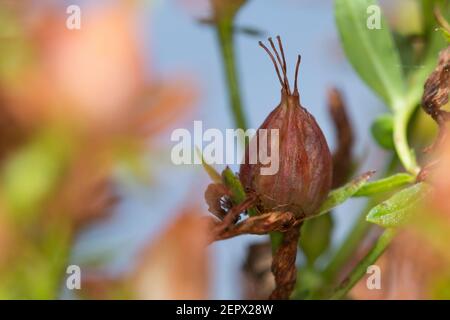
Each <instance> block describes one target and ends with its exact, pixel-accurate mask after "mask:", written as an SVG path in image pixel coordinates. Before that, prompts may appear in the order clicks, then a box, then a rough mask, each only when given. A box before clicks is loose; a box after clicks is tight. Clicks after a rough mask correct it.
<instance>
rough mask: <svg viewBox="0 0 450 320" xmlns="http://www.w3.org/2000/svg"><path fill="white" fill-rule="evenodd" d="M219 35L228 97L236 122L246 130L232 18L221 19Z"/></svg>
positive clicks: (218, 29) (218, 26) (218, 28)
mask: <svg viewBox="0 0 450 320" xmlns="http://www.w3.org/2000/svg"><path fill="white" fill-rule="evenodd" d="M216 28H217V37H218V40H219V45H220V51H221V53H222V59H223V65H224V67H225V75H226V81H227V86H228V97H229V101H230V108H231V112H232V114H233V118H234V122H235V125H236V127H237V128H240V129H243V130H246V129H247V120H246V117H245V114H244V111H243V108H242V101H241V92H240V88H239V79H238V75H237V68H236V58H235V50H234V43H233V38H234V35H233V24H232V20H231V19H228V18H227V19H221V20H220V21H218V23H217V27H216Z"/></svg>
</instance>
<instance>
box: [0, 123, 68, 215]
mask: <svg viewBox="0 0 450 320" xmlns="http://www.w3.org/2000/svg"><path fill="white" fill-rule="evenodd" d="M69 152H70V143H68V141H67V140H66V139H65V138H64V135H61V134H60V132H58V131H49V132H44V133H42V134H41V135H38V136H37V137H36V138H35V139H34V140H33V141H31V142H30V143H29V144H28V145H26V146H24V147H23V148H22V149H20V150H19V151H17V152H16V153H15V154H14V155H13V156H12V157H11V158H10V159H9V160H8V161H7V163H6V164H5V167H4V169H3V172H2V175H1V178H2V180H1V187H0V188H1V192H3V193H4V197H5V201H6V203H7V206H8V209H9V211H11V213H12V214H15V215H17V216H18V217H20V216H28V214H33V213H37V211H38V206H39V204H40V203H41V201H43V200H44V199H45V198H46V197H47V196H48V195H49V194H50V193H51V192H52V191H53V190H54V187H55V186H56V184H57V182H58V181H59V179H60V178H61V174H62V170H63V169H64V167H65V165H66V164H67V159H68V155H69Z"/></svg>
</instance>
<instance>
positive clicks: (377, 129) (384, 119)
mask: <svg viewBox="0 0 450 320" xmlns="http://www.w3.org/2000/svg"><path fill="white" fill-rule="evenodd" d="M370 131H371V132H372V136H373V138H374V139H375V141H376V142H377V143H378V145H379V146H380V147H382V148H384V149H386V150H393V149H394V140H393V138H392V134H393V131H394V119H393V117H392V115H390V114H383V115H381V116H379V117H378V118H376V119H375V121H374V122H373V123H372V126H371V128H370Z"/></svg>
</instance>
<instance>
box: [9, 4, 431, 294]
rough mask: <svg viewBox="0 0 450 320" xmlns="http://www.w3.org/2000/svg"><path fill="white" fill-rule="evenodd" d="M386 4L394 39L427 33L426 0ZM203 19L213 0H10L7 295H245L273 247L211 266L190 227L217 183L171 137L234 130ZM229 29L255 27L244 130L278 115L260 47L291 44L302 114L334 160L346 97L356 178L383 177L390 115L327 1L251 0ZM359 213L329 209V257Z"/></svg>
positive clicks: (235, 243) (238, 253) (212, 37)
mask: <svg viewBox="0 0 450 320" xmlns="http://www.w3.org/2000/svg"><path fill="white" fill-rule="evenodd" d="M381 4H382V6H383V9H384V12H385V13H386V15H387V17H388V19H389V22H390V24H391V25H392V26H393V28H394V29H395V30H396V31H398V32H399V33H400V34H414V33H416V32H418V29H420V12H419V11H420V8H419V6H418V1H414V0H397V1H381ZM70 5H77V6H79V8H81V29H80V30H69V29H68V28H67V27H66V20H67V18H68V17H69V16H70V13H67V12H66V10H67V8H68V6H70ZM208 17H211V7H210V3H209V1H207V0H154V1H125V0H124V1H118V0H117V1H112V0H104V1H103V0H102V1H89V0H85V1H81V0H80V1H76V0H70V1H37V0H36V1H32V0H24V1H8V0H0V161H1V166H2V171H1V177H2V181H1V189H0V191H1V192H0V248H1V249H0V250H1V253H0V266H1V267H0V280H2V281H0V283H2V284H1V285H0V295H1V296H0V297H1V298H6V299H10V298H18V297H25V298H44V299H45V298H111V297H113V298H114V297H138V298H158V297H162V298H178V297H189V298H191V297H193V298H202V297H208V298H218V299H233V298H243V297H245V288H243V285H242V283H243V282H242V279H243V277H244V276H243V274H242V267H243V264H244V261H245V260H246V258H247V255H248V248H249V245H250V244H254V243H262V242H265V241H266V240H267V237H259V236H242V237H237V238H233V239H230V240H227V241H221V242H218V243H214V244H213V245H211V246H210V247H209V249H208V250H207V252H206V253H204V254H203V253H202V252H203V251H202V250H203V249H200V248H202V241H205V239H202V237H201V236H199V234H201V233H202V232H203V231H204V230H205V228H204V227H203V226H202V225H201V223H200V224H198V223H196V221H197V220H196V219H198V215H200V214H207V206H206V205H205V202H204V199H203V194H204V190H205V189H206V187H207V185H208V184H209V178H208V176H207V175H206V173H205V172H204V170H203V168H202V167H201V166H200V165H192V166H187V165H183V166H176V165H174V164H172V162H171V160H170V151H171V147H172V146H173V145H174V143H173V142H171V141H170V135H171V133H172V131H173V130H174V129H176V128H186V129H188V130H190V131H192V130H193V121H194V120H202V121H203V126H204V128H205V129H206V128H218V129H220V130H225V129H227V128H234V127H235V124H234V123H233V118H232V115H231V113H230V110H229V101H228V93H227V86H226V82H225V78H224V69H223V63H222V59H221V54H220V50H219V46H218V41H217V36H216V32H215V30H214V28H213V26H212V25H210V24H207V23H206V24H205V23H202V22H201V21H200V20H202V19H203V20H204V19H207V18H208ZM235 23H236V25H237V26H241V27H247V28H251V29H252V30H256V32H254V33H249V32H239V31H236V33H235V37H236V38H235V40H236V47H235V49H236V60H237V69H238V72H239V80H240V85H241V92H242V103H243V106H244V110H245V114H246V115H247V118H248V122H249V126H250V127H251V128H257V127H258V126H259V125H260V124H261V123H262V121H263V120H264V119H265V117H266V116H267V115H268V113H269V112H270V111H271V110H272V109H273V108H274V107H275V106H276V105H277V104H278V103H279V100H280V93H279V84H278V81H277V78H276V75H275V73H274V70H273V66H272V65H271V63H270V61H269V59H268V57H267V55H266V54H265V53H264V51H263V50H262V49H261V48H260V47H259V46H258V41H259V40H264V39H266V38H267V37H268V36H276V35H281V36H282V38H283V42H284V44H285V52H286V57H287V59H288V64H289V65H290V66H293V63H294V61H295V58H296V55H297V54H301V55H302V65H301V67H300V77H299V87H300V95H301V102H302V104H303V106H305V107H306V108H307V109H308V110H309V111H310V112H311V113H312V114H313V115H314V116H315V118H316V120H317V121H318V123H319V125H320V126H321V128H322V130H323V131H324V134H325V136H326V138H327V140H328V143H329V145H330V149H332V150H334V149H335V147H336V142H335V138H334V127H333V123H332V121H331V118H330V115H329V114H328V109H327V103H328V102H327V91H328V90H329V89H330V88H332V87H337V88H338V89H339V90H341V92H342V94H343V97H344V99H345V103H346V106H347V112H348V113H349V116H350V119H351V123H352V125H353V130H354V136H355V145H354V151H353V153H354V157H355V159H357V161H358V162H359V167H358V169H357V171H358V172H363V171H366V170H369V169H370V170H377V171H381V172H382V171H383V168H384V167H385V162H386V159H387V158H388V153H387V152H386V151H383V150H382V149H381V148H380V147H378V146H377V145H376V144H375V143H374V142H373V139H372V137H371V135H370V126H371V124H372V122H373V119H374V118H375V117H376V116H377V115H379V114H382V113H383V112H384V111H385V110H386V107H385V106H384V105H383V103H382V101H381V100H379V99H378V98H377V97H376V96H375V95H374V94H373V92H372V91H371V90H370V89H369V88H368V87H367V86H366V85H365V84H364V83H363V82H362V81H361V80H360V78H359V77H358V76H357V74H356V73H355V72H354V71H353V69H352V67H351V65H350V64H349V63H348V62H347V60H346V58H345V55H344V53H343V51H342V48H341V46H340V43H339V37H338V34H337V29H336V26H335V22H334V13H333V1H331V0H320V1H317V0H297V1H295V0H283V1H279V0H276V1H275V0H264V1H262V0H249V1H247V3H246V4H245V6H243V7H242V9H241V10H240V11H239V13H238V15H237V17H236V21H235ZM411 67H414V66H411ZM291 69H292V68H291ZM429 127H430V128H429V129H427V130H428V131H429V132H430V133H427V134H428V135H430V136H432V134H433V132H434V131H433V130H434V129H433V128H434V127H433V126H432V125H430V126H429ZM428 131H427V132H428ZM231 168H232V169H233V170H234V171H238V166H237V165H232V166H231ZM364 204H365V200H364V199H363V198H358V199H351V200H350V201H348V202H346V203H345V204H344V205H342V206H340V207H339V208H338V209H337V210H336V211H335V212H334V217H335V221H334V229H333V233H332V240H331V244H332V245H331V247H332V248H333V247H337V246H338V245H339V243H340V241H341V240H342V239H343V237H344V236H345V234H346V233H347V232H348V231H349V229H350V228H351V226H352V223H353V221H354V220H355V219H356V218H357V216H358V214H359V211H360V210H361V209H362V208H363V207H364ZM199 221H200V220H199ZM202 230H203V231H202ZM194 238H195V239H194ZM197 238H198V239H197ZM197 249H198V250H197ZM330 252H331V249H330ZM327 256H329V254H325V256H324V257H323V258H322V259H323V260H324V261H325V260H326V258H327ZM299 259H300V261H302V259H304V258H303V257H302V256H300V257H299ZM70 264H75V265H79V266H80V267H81V270H82V275H83V284H82V286H83V290H81V292H82V293H80V292H77V290H75V291H73V290H68V289H67V288H66V286H65V282H64V277H65V275H66V273H65V269H66V266H67V265H70ZM169 273H170V274H169ZM194 274H195V276H194ZM124 275H125V276H124ZM166 277H167V279H166ZM124 278H126V281H123V279H124ZM61 279H63V280H62V281H61ZM118 279H120V280H118ZM124 282H126V285H124V284H123V283H124ZM111 288H115V289H117V290H111ZM185 290H189V292H185ZM130 292H131V293H130Z"/></svg>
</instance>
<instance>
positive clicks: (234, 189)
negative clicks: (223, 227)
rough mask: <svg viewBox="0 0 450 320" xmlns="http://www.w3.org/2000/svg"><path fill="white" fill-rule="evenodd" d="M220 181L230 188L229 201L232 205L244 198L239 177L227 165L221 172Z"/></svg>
mask: <svg viewBox="0 0 450 320" xmlns="http://www.w3.org/2000/svg"><path fill="white" fill-rule="evenodd" d="M222 182H223V184H224V185H225V186H226V187H227V188H228V189H230V190H231V193H232V197H231V201H232V202H233V204H234V205H236V204H239V203H241V202H242V201H244V200H245V197H246V195H245V190H244V187H243V186H242V184H241V181H240V180H239V178H238V177H237V176H236V175H235V174H234V172H233V171H232V170H231V169H230V168H229V167H226V168H225V170H223V172H222Z"/></svg>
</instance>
